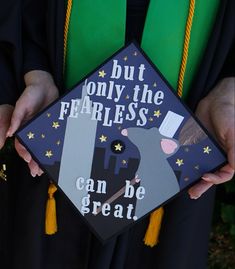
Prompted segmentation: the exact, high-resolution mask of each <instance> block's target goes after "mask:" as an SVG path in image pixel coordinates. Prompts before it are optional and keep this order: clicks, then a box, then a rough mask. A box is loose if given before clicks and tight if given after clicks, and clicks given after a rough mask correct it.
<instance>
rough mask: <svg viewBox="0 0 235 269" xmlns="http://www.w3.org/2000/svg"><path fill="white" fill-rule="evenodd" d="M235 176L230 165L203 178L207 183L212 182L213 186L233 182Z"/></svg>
mask: <svg viewBox="0 0 235 269" xmlns="http://www.w3.org/2000/svg"><path fill="white" fill-rule="evenodd" d="M233 176H234V170H233V169H232V168H231V167H230V165H229V164H227V165H225V166H224V167H222V168H221V169H220V170H218V171H216V172H215V173H213V174H212V173H206V174H204V175H203V176H202V179H204V180H205V181H207V182H211V183H213V184H221V183H224V182H227V181H229V180H231V179H232V178H233Z"/></svg>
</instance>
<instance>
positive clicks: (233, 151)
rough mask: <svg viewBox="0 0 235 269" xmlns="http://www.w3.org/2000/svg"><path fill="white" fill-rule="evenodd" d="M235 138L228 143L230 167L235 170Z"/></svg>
mask: <svg viewBox="0 0 235 269" xmlns="http://www.w3.org/2000/svg"><path fill="white" fill-rule="evenodd" d="M234 140H235V138H232V139H229V141H228V152H227V155H228V162H229V165H230V166H231V167H232V168H233V169H234V170H235V141H234Z"/></svg>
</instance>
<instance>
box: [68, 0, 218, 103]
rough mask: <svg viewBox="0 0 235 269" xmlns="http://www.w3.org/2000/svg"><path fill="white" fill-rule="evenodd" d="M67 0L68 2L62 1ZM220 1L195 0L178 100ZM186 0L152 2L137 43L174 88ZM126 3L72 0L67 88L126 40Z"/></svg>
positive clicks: (188, 83) (206, 36) (184, 92)
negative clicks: (184, 70) (140, 37)
mask: <svg viewBox="0 0 235 269" xmlns="http://www.w3.org/2000/svg"><path fill="white" fill-rule="evenodd" d="M66 2H67V0H66ZM218 6H219V0H210V1H205V0H196V4H195V11H194V18H193V24H192V29H191V38H190V45H189V53H188V60H187V67H186V72H185V76H184V85H183V98H185V97H186V96H187V94H188V91H189V88H190V84H191V82H192V79H193V77H194V74H195V73H196V71H197V68H198V65H199V63H200V60H201V57H202V55H203V52H204V49H205V47H206V44H207V40H208V37H209V34H210V32H211V29H212V26H213V23H214V19H215V16H216V13H217V8H218ZM188 10H189V1H185V0H178V1H175V0H168V1H165V0H151V1H150V4H149V8H148V12H147V17H146V21H145V26H144V31H143V35H142V42H141V47H142V48H143V50H144V51H145V52H146V54H147V55H148V56H149V57H150V59H151V60H152V61H153V62H154V64H155V65H156V66H157V67H158V68H159V70H160V71H161V72H162V73H163V75H164V76H165V77H166V79H167V80H168V81H169V83H170V84H171V85H172V87H173V88H174V89H176V88H177V82H178V76H179V69H180V65H181V58H182V49H183V43H184V36H185V24H186V20H187V16H188ZM125 23H126V1H125V0H118V1H110V0H95V1H94V0H73V5H72V11H71V16H70V20H69V30H68V34H67V38H68V39H67V48H66V59H65V85H66V88H70V87H72V86H73V85H74V84H75V83H76V82H78V81H79V80H80V79H82V78H83V77H84V76H85V75H86V74H88V73H89V72H90V71H92V70H93V69H95V68H96V67H97V66H98V65H99V64H101V63H102V62H103V61H104V60H105V59H106V58H108V57H109V56H111V55H112V54H113V53H114V52H115V51H117V50H118V49H119V48H121V47H122V46H123V45H124V43H125Z"/></svg>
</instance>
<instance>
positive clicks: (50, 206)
mask: <svg viewBox="0 0 235 269" xmlns="http://www.w3.org/2000/svg"><path fill="white" fill-rule="evenodd" d="M56 191H57V188H56V186H55V185H54V184H53V183H50V185H49V188H48V200H47V206H46V221H45V233H46V234H47V235H53V234H55V233H56V232H57V219H56V201H55V197H54V193H55V192H56Z"/></svg>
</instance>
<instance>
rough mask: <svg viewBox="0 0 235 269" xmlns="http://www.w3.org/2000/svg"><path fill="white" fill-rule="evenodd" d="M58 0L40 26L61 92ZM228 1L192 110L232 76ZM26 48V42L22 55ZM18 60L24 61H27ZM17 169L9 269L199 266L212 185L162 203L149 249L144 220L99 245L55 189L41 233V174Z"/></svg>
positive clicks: (202, 68) (61, 6)
mask: <svg viewBox="0 0 235 269" xmlns="http://www.w3.org/2000/svg"><path fill="white" fill-rule="evenodd" d="M64 2H65V1H64V0H61V1H58V0H51V1H48V2H47V4H48V11H47V25H46V27H47V28H46V30H47V39H48V52H49V63H50V70H51V72H52V74H53V76H54V78H55V82H56V84H57V86H58V87H59V89H60V90H61V92H62V91H63V90H62V89H63V74H62V68H63V24H64V16H65V6H64ZM234 5H235V3H234V1H232V0H231V1H229V0H227V1H226V0H225V1H221V6H220V9H219V13H218V16H217V19H216V23H215V27H214V30H213V33H212V35H211V38H210V40H209V42H208V47H207V50H206V53H205V55H204V58H203V60H202V63H201V66H200V68H199V70H198V74H197V76H196V78H195V81H194V83H193V85H192V89H191V93H190V96H189V98H188V104H189V106H190V107H191V108H192V109H194V108H195V106H196V104H197V103H198V101H199V100H200V99H201V98H202V97H203V96H205V95H206V94H207V93H208V92H209V91H210V90H211V89H212V87H213V86H214V85H215V84H216V82H217V81H218V80H219V79H220V78H221V77H225V76H230V75H232V73H231V70H232V71H233V72H234V69H233V68H232V65H231V63H229V59H228V55H229V53H232V47H233V45H234V28H233V27H234V16H233V14H232V13H233V10H234V8H235V6H234ZM28 19H30V18H28ZM29 21H30V20H29ZM31 30H32V29H31ZM30 50H31V47H30V46H29V47H28V53H29V54H30ZM24 66H27V62H25V63H24ZM31 68H32V69H38V66H37V63H36V61H35V62H34V66H33V64H31ZM26 70H27V68H26ZM17 173H18V175H19V176H18V178H17V182H16V185H17V186H16V189H17V194H16V195H15V197H14V199H15V201H16V202H15V211H14V220H13V223H14V230H13V232H12V236H11V238H10V239H9V240H11V242H12V247H11V249H10V256H11V259H10V260H11V262H10V266H11V268H13V269H21V268H22V269H47V268H50V269H54V268H56V269H67V268H68V269H77V268H89V269H124V268H125V269H127V268H128V269H129V268H136V269H139V268H160V269H172V268H176V269H184V268H185V269H186V268H187V269H188V268H190V269H203V268H206V258H207V244H208V234H209V230H210V222H211V216H212V211H213V210H212V209H213V201H214V193H215V189H214V188H211V189H210V190H209V191H208V192H207V193H206V194H204V195H203V196H202V197H201V198H200V199H198V200H196V201H195V200H191V199H190V198H189V197H188V195H187V193H186V192H184V193H182V194H181V195H180V196H179V197H178V198H176V199H174V200H173V201H171V202H170V203H169V204H168V205H166V206H165V216H164V220H163V224H162V230H161V234H160V243H159V245H157V246H156V247H154V248H149V247H146V246H145V245H144V244H143V237H144V234H145V231H146V228H147V225H148V218H145V219H143V220H142V221H141V222H139V223H138V224H136V225H135V226H134V227H132V228H131V229H129V230H128V231H126V232H124V233H123V234H121V235H120V236H118V237H116V238H114V239H112V240H111V241H110V242H108V243H107V244H106V245H102V244H101V243H100V242H99V241H98V240H97V239H96V238H95V237H94V236H93V235H92V234H91V233H90V231H89V228H88V227H87V226H86V225H85V224H84V223H83V221H82V220H81V218H80V216H79V214H78V213H77V212H76V210H75V209H74V208H73V207H72V206H71V205H70V203H69V202H68V200H67V199H66V198H65V197H64V195H63V194H62V193H61V192H59V191H58V192H57V193H56V201H57V218H58V227H59V231H58V233H57V234H56V235H54V236H46V235H45V234H44V214H45V204H46V199H47V188H48V180H47V177H46V176H45V175H44V176H42V177H40V178H35V179H33V178H32V177H30V175H29V173H28V172H27V166H26V165H25V164H24V162H23V161H20V160H19V162H18V165H17Z"/></svg>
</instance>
